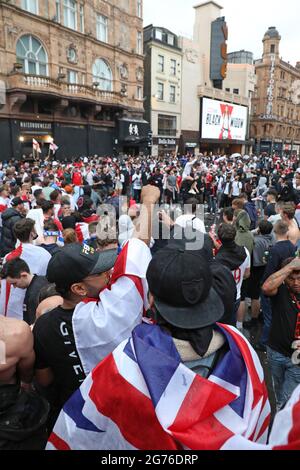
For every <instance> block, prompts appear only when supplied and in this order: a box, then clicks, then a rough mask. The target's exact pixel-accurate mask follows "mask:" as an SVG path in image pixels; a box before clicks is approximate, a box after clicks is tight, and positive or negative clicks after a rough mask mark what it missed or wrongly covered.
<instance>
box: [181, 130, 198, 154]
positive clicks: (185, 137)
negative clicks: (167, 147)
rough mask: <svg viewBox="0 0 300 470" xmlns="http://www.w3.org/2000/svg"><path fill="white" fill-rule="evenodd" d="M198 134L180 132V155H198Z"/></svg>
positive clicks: (194, 132)
mask: <svg viewBox="0 0 300 470" xmlns="http://www.w3.org/2000/svg"><path fill="white" fill-rule="evenodd" d="M199 138H200V134H199V132H197V131H185V130H182V132H181V137H180V141H179V152H180V153H181V154H182V155H195V154H198V153H199Z"/></svg>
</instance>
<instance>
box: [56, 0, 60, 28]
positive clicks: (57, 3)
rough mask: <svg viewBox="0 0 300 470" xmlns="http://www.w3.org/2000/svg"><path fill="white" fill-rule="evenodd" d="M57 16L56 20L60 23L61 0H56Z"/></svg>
mask: <svg viewBox="0 0 300 470" xmlns="http://www.w3.org/2000/svg"><path fill="white" fill-rule="evenodd" d="M55 16H56V21H57V22H58V23H60V0H56V1H55Z"/></svg>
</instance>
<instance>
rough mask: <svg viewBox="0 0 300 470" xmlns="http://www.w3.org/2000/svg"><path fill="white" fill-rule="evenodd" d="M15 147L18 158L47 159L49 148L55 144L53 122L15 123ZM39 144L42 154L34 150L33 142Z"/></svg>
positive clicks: (13, 128)
mask: <svg viewBox="0 0 300 470" xmlns="http://www.w3.org/2000/svg"><path fill="white" fill-rule="evenodd" d="M12 130H13V137H14V138H13V145H14V147H15V155H16V157H17V158H18V157H21V158H30V157H40V158H45V157H47V156H48V155H49V150H50V149H49V146H50V144H51V142H53V124H52V123H51V122H42V121H39V122H34V121H13V126H12ZM34 140H35V141H36V142H37V143H38V144H39V149H40V151H41V153H37V151H35V150H34V149H33V141H34Z"/></svg>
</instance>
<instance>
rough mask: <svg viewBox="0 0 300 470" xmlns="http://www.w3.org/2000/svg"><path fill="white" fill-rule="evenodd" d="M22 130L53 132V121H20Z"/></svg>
mask: <svg viewBox="0 0 300 470" xmlns="http://www.w3.org/2000/svg"><path fill="white" fill-rule="evenodd" d="M20 130H21V131H22V132H37V131H38V132H45V133H47V134H48V133H49V132H52V124H51V122H30V121H20Z"/></svg>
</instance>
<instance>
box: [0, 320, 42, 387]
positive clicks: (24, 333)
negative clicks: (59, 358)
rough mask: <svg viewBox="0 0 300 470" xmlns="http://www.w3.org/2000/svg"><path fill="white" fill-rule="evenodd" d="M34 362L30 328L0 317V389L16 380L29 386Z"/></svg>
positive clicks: (22, 323)
mask: <svg viewBox="0 0 300 470" xmlns="http://www.w3.org/2000/svg"><path fill="white" fill-rule="evenodd" d="M34 361H35V354H34V350H33V335H32V333H31V329H30V327H29V326H28V325H27V324H26V323H25V322H23V321H20V320H16V319H14V318H5V317H2V316H0V387H1V385H10V384H16V383H17V382H18V380H20V381H21V382H23V383H24V384H30V382H31V380H32V377H33V366H34Z"/></svg>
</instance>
